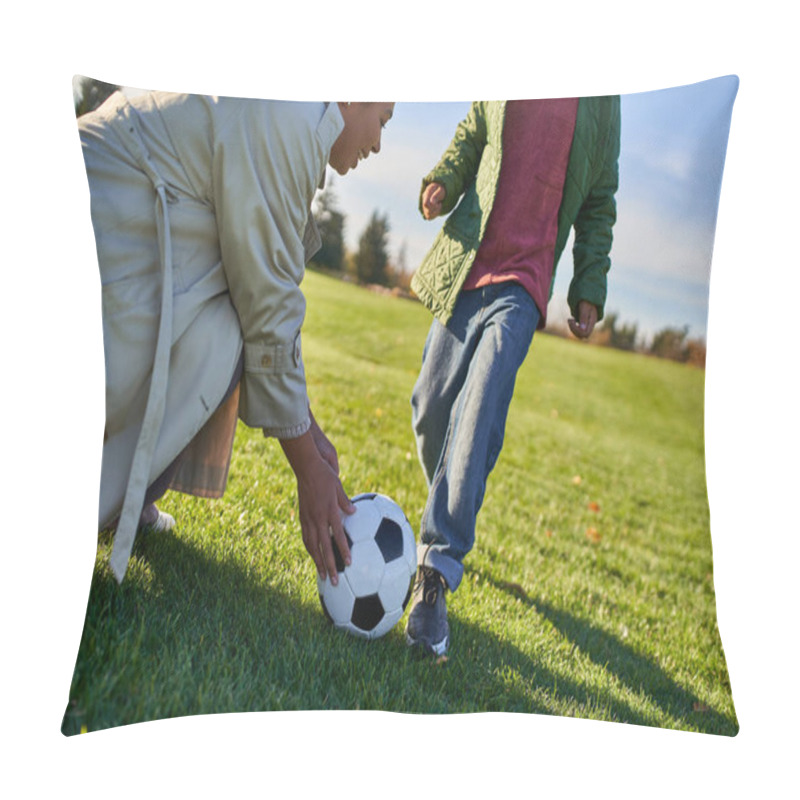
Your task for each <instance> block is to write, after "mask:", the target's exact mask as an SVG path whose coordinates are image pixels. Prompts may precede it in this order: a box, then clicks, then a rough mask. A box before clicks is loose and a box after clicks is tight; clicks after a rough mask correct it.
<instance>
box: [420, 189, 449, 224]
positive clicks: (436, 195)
mask: <svg viewBox="0 0 800 800" xmlns="http://www.w3.org/2000/svg"><path fill="white" fill-rule="evenodd" d="M446 194H447V190H446V189H445V188H444V186H442V184H441V183H429V184H428V185H427V186H426V187H425V189H424V190H423V192H422V216H423V217H425V219H435V218H436V217H438V216H439V214H441V213H442V203H443V202H444V198H445V195H446Z"/></svg>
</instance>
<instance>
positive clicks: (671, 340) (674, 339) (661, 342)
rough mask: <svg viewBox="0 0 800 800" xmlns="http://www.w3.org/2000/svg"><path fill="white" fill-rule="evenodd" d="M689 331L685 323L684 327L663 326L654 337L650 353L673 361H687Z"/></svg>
mask: <svg viewBox="0 0 800 800" xmlns="http://www.w3.org/2000/svg"><path fill="white" fill-rule="evenodd" d="M688 333H689V326H688V325H684V326H683V328H663V329H662V330H660V331H659V332H658V333H657V334H656V335H655V336H654V337H653V341H652V343H651V344H650V349H649V352H650V354H651V355H654V356H658V357H659V358H669V359H672V360H673V361H681V362H683V361H686V360H687V358H688V356H689V352H688V349H687V346H686V336H687V334H688Z"/></svg>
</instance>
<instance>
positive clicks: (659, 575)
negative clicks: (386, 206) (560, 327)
mask: <svg viewBox="0 0 800 800" xmlns="http://www.w3.org/2000/svg"><path fill="white" fill-rule="evenodd" d="M304 288H305V290H306V294H307V297H308V308H309V312H308V320H307V323H306V327H305V333H304V340H303V346H304V354H305V361H306V369H307V374H308V376H309V393H310V395H311V400H312V405H313V408H314V412H315V415H316V417H317V419H318V420H319V422H320V424H321V425H322V427H323V428H324V429H325V430H326V432H327V433H328V435H329V436H330V438H331V439H332V440H333V441H334V443H335V444H336V446H337V449H338V452H339V457H340V463H341V472H342V478H343V482H344V484H345V488H346V489H347V490H348V491H349V492H350V493H351V494H356V493H358V492H362V491H380V492H384V493H386V494H388V495H390V496H392V497H393V498H394V499H395V500H397V502H399V503H400V504H401V506H403V508H404V509H405V510H406V513H407V515H408V516H409V519H410V521H411V523H412V526H413V527H414V529H415V530H417V529H418V524H419V518H420V515H421V513H422V509H423V506H424V503H425V483H424V480H423V477H422V473H421V470H420V468H419V466H418V463H417V460H416V453H415V445H414V441H413V436H412V433H411V428H410V405H409V396H410V393H411V388H412V386H413V383H414V380H415V378H416V374H417V369H418V366H419V362H420V356H421V352H422V345H423V343H424V339H425V336H426V334H427V329H428V325H429V321H430V320H429V316H428V313H427V312H426V311H425V310H424V309H423V308H422V307H421V306H419V305H418V304H416V303H413V302H409V301H407V300H402V299H397V298H392V297H384V296H380V295H376V294H372V293H369V292H367V291H365V290H363V289H359V288H356V287H354V286H351V285H348V284H345V283H340V282H338V281H334V280H332V279H330V278H326V277H323V276H320V275H318V274H315V273H309V275H308V277H307V279H306V283H305V284H304ZM703 380H704V375H703V373H702V371H699V370H696V369H693V368H691V367H686V366H682V365H677V364H673V363H671V362H664V361H657V360H654V359H650V358H646V357H643V356H639V355H632V354H628V353H621V352H617V351H612V350H606V349H601V348H596V347H590V346H586V345H583V344H580V343H577V342H574V341H566V340H561V339H557V338H553V337H548V336H541V335H540V336H537V337H536V339H535V341H534V344H533V347H532V350H531V354H530V356H529V358H528V360H527V362H526V364H525V365H524V367H523V369H522V370H521V372H520V374H519V378H518V382H517V389H516V392H515V397H514V402H513V404H512V409H511V414H510V418H509V422H508V428H507V439H506V446H505V448H504V450H503V453H502V454H501V457H500V460H499V463H498V466H497V468H496V470H495V472H494V473H493V475H492V476H491V478H490V480H489V486H488V491H487V497H486V501H485V505H484V509H483V511H482V512H481V515H480V517H479V525H478V533H477V544H476V547H475V550H474V551H473V553H472V554H471V555H470V557H469V559H468V561H467V564H466V572H465V577H464V581H463V583H462V586H461V587H460V588H459V590H458V591H457V592H456V593H455V594H454V595H452V596H450V597H449V608H450V621H451V631H452V645H451V651H450V653H449V656H448V659H447V661H446V662H443V663H439V662H436V661H432V660H425V659H419V658H417V657H415V656H414V655H413V654H412V653H411V652H410V651H409V650H408V648H407V647H406V645H405V642H404V638H403V630H402V627H403V625H402V623H401V624H400V625H398V627H397V628H395V629H394V630H393V631H391V632H390V633H389V634H388V635H387V636H386V637H385V638H383V639H381V640H378V641H376V642H370V643H368V642H363V641H360V640H355V639H352V638H349V637H347V636H345V635H343V634H340V633H338V632H336V631H335V630H333V629H332V628H331V627H330V626H329V625H328V623H327V622H326V621H325V618H324V616H323V615H322V612H321V610H320V607H319V601H318V598H317V595H316V586H315V582H314V570H313V566H312V563H311V561H310V559H309V558H308V557H307V555H306V554H305V551H304V549H303V546H302V542H301V538H300V533H299V524H298V520H297V514H296V508H295V487H294V478H293V475H292V473H291V471H290V470H289V468H288V466H287V465H286V463H285V461H284V460H283V457H282V454H281V452H280V448H279V447H278V446H277V444H276V443H275V442H274V441H271V440H268V439H265V438H264V437H263V436H262V435H261V433H260V432H259V431H253V430H249V429H247V428H245V427H244V426H242V425H240V426H239V428H238V431H237V438H236V444H235V449H234V458H233V463H232V466H231V473H230V480H229V485H228V491H227V493H226V496H225V498H224V499H222V500H217V501H207V500H198V499H196V498H191V497H186V496H183V495H178V494H174V493H170V494H168V495H167V496H166V497H165V498H164V501H163V503H162V507H163V508H164V509H165V510H166V511H169V512H170V513H171V514H173V515H174V516H175V518H176V520H177V522H178V524H177V526H176V528H175V530H174V532H172V533H170V534H166V535H159V536H148V537H143V538H141V540H140V541H137V544H136V547H135V551H134V560H133V561H132V562H131V566H130V568H129V571H128V575H127V577H126V579H125V581H124V583H123V584H122V586H118V585H117V584H116V582H115V581H114V580H113V577H112V576H111V573H110V571H109V569H108V566H107V558H108V555H109V552H110V547H111V538H110V537H109V536H108V535H104V536H101V537H100V540H99V548H98V557H97V563H96V567H95V573H94V580H93V583H92V589H91V593H90V598H89V605H88V610H87V619H86V626H85V630H84V635H83V639H82V642H81V646H80V651H79V655H78V661H77V666H76V671H75V678H74V682H73V686H72V689H71V693H70V697H71V700H70V704H69V707H68V709H67V713H66V716H65V721H64V732H65V733H68V734H72V733H78V732H79V731H80V730H81V727H82V726H85V727H86V728H87V729H88V730H89V731H91V730H97V729H100V728H106V727H110V726H115V725H121V724H128V723H134V722H140V721H144V720H151V719H158V718H163V717H171V716H180V715H186V714H210V713H221V712H232V711H249V710H291V709H328V708H343V709H353V708H362V709H367V708H370V709H386V710H390V711H403V712H421V713H449V712H472V711H480V710H491V711H513V712H534V713H543V714H558V715H565V716H579V717H588V718H592V719H598V720H611V721H620V722H628V723H634V724H642V725H657V726H663V727H668V728H677V729H683V730H694V731H705V732H709V733H717V734H723V735H734V734H735V733H736V731H737V730H738V725H737V722H736V717H735V712H734V708H733V701H732V697H731V690H730V685H729V681H728V674H727V668H726V664H725V658H724V654H723V650H722V645H721V642H720V638H719V634H718V631H717V626H716V609H715V598H714V585H713V566H712V551H711V541H710V536H709V514H708V502H707V496H706V486H705V473H704V456H703Z"/></svg>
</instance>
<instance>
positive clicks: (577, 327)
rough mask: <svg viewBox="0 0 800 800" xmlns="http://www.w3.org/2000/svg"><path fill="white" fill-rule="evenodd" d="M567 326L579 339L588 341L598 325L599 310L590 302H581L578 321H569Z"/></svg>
mask: <svg viewBox="0 0 800 800" xmlns="http://www.w3.org/2000/svg"><path fill="white" fill-rule="evenodd" d="M567 324H568V325H569V329H570V330H571V331H572V333H573V334H574V335H575V336H577V337H578V338H579V339H588V338H589V337H590V336H591V335H592V331H593V330H594V326H595V325H596V324H597V308H596V307H595V306H594V305H592V304H591V303H590V302H589V301H588V300H581V301H580V302H579V303H578V319H577V320H575V319H569V320H567Z"/></svg>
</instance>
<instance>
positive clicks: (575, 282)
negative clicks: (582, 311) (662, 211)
mask: <svg viewBox="0 0 800 800" xmlns="http://www.w3.org/2000/svg"><path fill="white" fill-rule="evenodd" d="M610 101H611V103H610V105H611V109H610V113H609V115H608V117H607V119H606V120H605V122H606V126H605V130H604V131H600V132H599V134H598V139H601V140H602V142H603V145H604V146H603V151H602V153H601V158H600V162H599V163H600V167H599V170H598V172H597V175H596V177H595V178H594V180H593V182H592V187H591V189H590V191H589V194H588V195H587V197H586V199H585V200H584V202H583V204H582V205H581V208H580V210H579V212H578V216H577V217H576V220H575V244H574V246H573V249H572V256H573V262H574V268H575V272H574V276H573V279H572V282H571V283H570V288H569V293H568V298H567V299H568V303H569V307H570V310H571V311H572V314H573V315H574V316H575V317H577V314H578V303H579V302H580V301H581V300H587V301H588V302H590V303H592V304H593V305H594V306H596V307H597V312H598V313H597V318H598V321H599V320H601V319H602V318H603V313H604V309H605V302H606V290H607V279H606V275H607V274H608V270H609V269H610V267H611V259H610V257H609V254H610V252H611V243H612V238H613V237H612V228H613V226H614V223H615V222H616V219H617V204H616V192H617V187H618V185H619V149H620V107H619V97H614V98H610ZM602 133H605V134H606V135H605V137H602Z"/></svg>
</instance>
